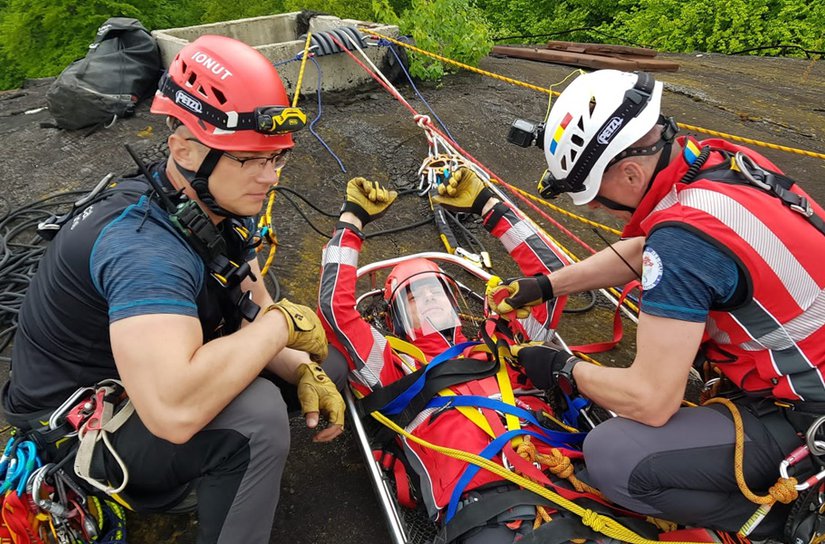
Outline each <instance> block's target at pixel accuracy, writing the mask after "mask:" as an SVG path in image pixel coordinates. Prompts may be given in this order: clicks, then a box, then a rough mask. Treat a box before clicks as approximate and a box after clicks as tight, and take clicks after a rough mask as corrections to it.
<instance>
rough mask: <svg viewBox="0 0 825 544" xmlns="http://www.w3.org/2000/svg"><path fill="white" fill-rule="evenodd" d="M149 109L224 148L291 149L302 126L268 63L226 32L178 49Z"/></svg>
mask: <svg viewBox="0 0 825 544" xmlns="http://www.w3.org/2000/svg"><path fill="white" fill-rule="evenodd" d="M151 111H152V113H159V114H165V115H168V116H171V117H174V118H176V119H178V120H179V121H181V122H182V123H183V124H184V125H186V128H188V129H189V130H190V131H191V132H192V134H193V135H194V136H195V138H197V139H198V140H199V141H201V142H202V143H204V144H205V145H207V146H209V147H212V148H214V149H220V150H224V151H274V150H278V149H285V148H290V147H292V146H293V145H294V144H293V141H292V135H291V134H290V132H293V131H294V130H298V129H300V128H302V127H303V123H301V122H299V121H300V120H296V119H295V117H294V116H295V114H296V111H297V112H298V113H300V110H296V109H293V108H290V107H289V98H288V97H287V94H286V90H285V89H284V84H283V83H282V82H281V78H280V76H279V75H278V71H277V70H276V69H275V67H274V66H273V65H272V63H271V62H270V61H269V60H268V59H267V58H266V57H264V56H263V55H262V54H261V53H259V52H258V51H256V50H255V49H253V48H252V47H250V46H249V45H247V44H245V43H243V42H240V41H238V40H235V39H232V38H228V37H225V36H201V37H200V38H198V39H197V40H195V41H193V42H192V43H190V44H187V45H186V46H184V48H183V49H181V50H180V52H179V53H178V54H177V56H175V59H174V60H173V61H172V64H171V65H170V66H169V70H168V71H167V72H166V73H165V74H164V75H163V77H162V78H161V80H160V82H159V84H158V91H157V92H156V93H155V99H154V101H153V102H152V108H151ZM300 115H303V114H302V113H300ZM305 120H306V118H305V117H304V122H305ZM298 125H300V126H298Z"/></svg>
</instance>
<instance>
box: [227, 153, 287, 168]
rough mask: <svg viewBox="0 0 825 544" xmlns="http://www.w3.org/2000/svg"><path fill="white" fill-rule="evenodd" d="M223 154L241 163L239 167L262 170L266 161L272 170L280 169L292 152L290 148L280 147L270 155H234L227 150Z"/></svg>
mask: <svg viewBox="0 0 825 544" xmlns="http://www.w3.org/2000/svg"><path fill="white" fill-rule="evenodd" d="M223 154H224V156H226V157H227V158H229V159H232V160H233V161H235V162H237V163H238V164H240V165H241V168H251V169H255V170H263V169H264V168H266V163H268V162H271V163H272V169H273V170H280V169H281V168H283V167H284V166H286V163H287V161H288V160H289V156H290V155H291V154H292V150H291V149H282V150H281V151H279V152H278V153H276V154H275V155H273V156H271V157H244V158H241V157H236V156H235V155H233V154H232V153H229V152H228V151H224V152H223Z"/></svg>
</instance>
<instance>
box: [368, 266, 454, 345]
mask: <svg viewBox="0 0 825 544" xmlns="http://www.w3.org/2000/svg"><path fill="white" fill-rule="evenodd" d="M384 300H385V301H386V302H387V306H388V316H387V321H388V325H389V327H390V329H391V330H392V332H393V334H395V335H397V336H398V337H400V338H407V339H409V340H410V341H414V340H415V339H416V338H418V337H420V336H425V335H429V334H433V333H436V332H440V333H445V332H446V331H450V330H453V329H456V328H457V327H460V326H461V320H460V319H459V313H458V303H457V300H456V295H455V283H454V282H453V280H452V278H450V277H449V276H448V275H447V274H446V273H445V272H444V271H443V270H441V268H439V266H438V265H437V264H435V263H434V262H432V261H429V260H427V259H424V258H419V259H412V260H410V261H406V262H403V263H401V264H399V265H397V266H396V267H395V268H393V269H392V271H391V272H390V274H389V276H387V282H386V283H385V285H384Z"/></svg>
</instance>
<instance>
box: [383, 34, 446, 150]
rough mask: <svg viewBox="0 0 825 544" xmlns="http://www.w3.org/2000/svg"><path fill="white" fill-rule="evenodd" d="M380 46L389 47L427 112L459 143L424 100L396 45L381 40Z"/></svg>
mask: <svg viewBox="0 0 825 544" xmlns="http://www.w3.org/2000/svg"><path fill="white" fill-rule="evenodd" d="M382 41H383V42H386V43H381V42H382ZM378 44H379V45H386V46H387V47H389V48H390V51H392V54H393V55H395V60H396V62H398V66H400V67H401V70H402V71H403V72H404V75H405V76H407V81H409V82H410V86H411V87H412V88H413V91H415V95H416V96H417V97H418V99H419V100H421V102H423V103H424V106H425V107H426V108H427V110H428V111H429V112H430V113H431V114H433V117H435V120H436V121H438V124H439V125H441V128H443V129H444V132H445V133H446V134H447V136H449V137H450V139H451V140H452V141H454V142H456V143H458V140H456V139H455V138H453V135H452V134H450V129H448V128H447V125H445V124H444V121H442V120H441V118H440V117H439V116H438V114H437V113H435V111H433V109H432V108H431V107H430V105H429V104H428V103H427V101H426V100H425V99H424V96H423V95H422V94H421V93H420V92H419V91H418V87H416V86H415V83H414V82H413V78H412V76H411V75H410V73H409V72H408V71H407V67H406V66H404V63H403V62H401V57H399V56H398V52H396V50H395V44H393V43H391V42H388V41H386V40H380V41H379V42H378Z"/></svg>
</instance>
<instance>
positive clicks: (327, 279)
mask: <svg viewBox="0 0 825 544" xmlns="http://www.w3.org/2000/svg"><path fill="white" fill-rule="evenodd" d="M451 180H452V181H453V182H454V183H461V187H462V188H461V191H460V193H459V194H450V195H447V194H445V195H444V196H442V197H436V198H438V199H439V201H440V203H441V204H442V205H444V206H445V207H446V208H448V209H451V210H456V211H463V212H468V213H475V214H478V215H480V216H482V217H483V219H484V227H485V228H486V229H487V230H488V231H490V232H491V233H492V234H493V235H494V236H496V237H497V238H499V239H500V240H501V242H502V244H503V245H504V247H505V248H506V249H507V251H508V252H509V253H510V255H511V256H512V257H513V259H514V260H515V261H516V263H518V265H519V267H520V268H521V271H522V272H523V273H524V274H528V275H533V274H544V273H547V272H549V271H550V270H556V269H559V268H561V267H562V266H564V265H565V264H566V263H567V262H568V261H567V258H566V257H565V256H564V255H563V254H561V253H560V252H557V251H556V250H555V249H554V247H553V246H552V244H550V243H549V242H548V241H547V240H546V239H545V238H544V237H543V235H542V234H540V233H539V232H538V231H537V230H536V229H535V227H534V226H533V225H532V224H531V223H530V222H529V221H528V220H526V219H525V218H524V217H523V216H521V215H520V214H519V213H518V212H517V211H516V210H515V209H514V208H512V207H511V206H509V205H508V204H505V203H503V202H500V201H499V199H498V198H495V197H494V196H493V194H492V192H491V191H490V190H489V189H487V188H486V187H485V186H484V184H483V182H482V181H481V180H480V179H479V178H478V177H477V176H476V175H475V174H474V173H473V172H472V171H470V170H469V169H467V168H462V169H459V170H458V171H457V172H455V173H453V175H452V177H451ZM453 193H455V191H453ZM395 197H396V193H395V192H393V191H388V190H387V189H385V188H382V187H380V186H379V185H378V184H376V183H374V182H371V181H368V180H365V179H363V178H355V179H353V180H350V182H349V184H348V185H347V197H346V202H345V203H344V206H343V208H342V213H341V216H340V220H339V223H338V225H337V227H336V229H335V232H334V233H333V235H332V239H331V240H330V241H329V243H328V244H327V245H326V247H325V249H324V254H323V259H322V270H321V283H320V289H319V300H318V312H319V314H320V316H321V319H322V322H323V323H324V327H325V328H326V329H327V334H328V337H329V340H330V344H331V345H333V346H335V347H336V348H338V349H339V350H340V351H341V352H342V353H344V354H345V357H346V359H347V362H348V363H349V367H350V376H349V378H350V385H351V387H352V388H353V389H354V390H355V391H357V392H358V393H359V394H361V395H363V396H366V397H367V398H369V395H371V394H373V393H376V392H378V394H379V395H381V394H382V393H381V392H382V390H386V388H387V387H388V386H390V385H391V384H393V383H395V382H397V381H398V380H401V379H403V378H404V377H406V376H408V375H410V374H411V373H412V372H414V371H415V370H417V369H420V368H422V363H423V361H422V360H420V359H426V361H433V359H434V358H436V357H438V356H443V354H445V353H452V351H454V349H455V346H456V345H459V344H461V343H463V342H465V341H466V340H467V339H466V337H465V336H464V333H463V331H462V329H461V321H460V320H459V311H458V310H459V308H458V306H457V299H458V298H459V297H458V296H457V292H458V290H457V288H456V284H455V282H454V281H453V280H452V279H451V278H450V276H449V275H448V274H446V273H445V272H444V271H443V270H441V268H439V266H438V265H437V264H435V263H434V262H432V261H429V260H426V259H413V260H409V261H404V262H402V263H401V264H398V265H397V266H396V267H394V268H393V269H392V270H391V272H390V273H389V275H388V276H387V280H386V283H385V285H384V289H383V298H384V300H385V301H386V304H387V318H386V319H387V325H388V328H389V330H390V331H392V336H393V337H396V338H397V339H400V340H403V341H404V342H407V343H409V344H412V345H413V346H414V348H415V350H413V351H416V350H417V352H418V354H419V356H418V358H416V357H414V356H411V355H410V354H409V353H403V352H400V351H396V350H395V349H394V347H393V346H394V345H395V346H397V345H398V344H393V343H391V342H394V341H393V340H388V338H385V337H384V335H383V334H382V333H381V332H380V331H379V330H378V329H377V328H375V327H373V326H372V325H371V324H370V323H369V322H367V321H366V320H365V319H364V318H362V316H361V315H360V314H359V313H358V311H357V310H356V296H355V288H356V279H357V278H356V272H357V267H358V257H359V254H360V251H361V247H362V245H363V241H364V235H363V233H362V232H361V229H362V227H363V226H364V225H365V224H367V223H369V222H370V221H373V220H375V219H376V218H378V217H380V216H381V215H383V213H384V212H385V211H386V210H387V208H388V207H389V206H390V204H391V203H392V202H393V200H394V199H395ZM563 304H564V299H561V300H553V301H550V302H548V303H547V304H543V305H539V306H536V307H534V308H532V310H531V311H530V312H527V315H526V316H525V317H524V318H523V319H521V320H520V322H521V324H522V325H523V327H524V329H525V330H526V331H527V334H528V335H529V337H530V338H531V339H532V340H535V341H546V340H551V339H552V338H553V335H554V328H555V325H556V323H557V321H558V319H559V317H560V315H561V310H562V307H563ZM465 347H466V346H465ZM465 347H461V346H459V348H460V349H458V353H463V355H464V358H463V359H459V361H467V362H470V363H473V364H470V365H467V366H468V367H469V368H473V369H474V370H475V369H476V367H477V368H478V369H481V368H486V367H487V366H488V362H489V361H490V360H491V359H490V358H489V356H488V355H487V354H486V353H479V352H473V351H472V349H471V348H467V349H464V348H465ZM542 349H543V348H542V347H540V346H537V347H529V348H524V350H526V351H522V352H520V353H526V352H532V350H542ZM456 356H457V354H455V355H454V357H456ZM520 357H521V355H520ZM475 363H478V364H477V365H476V364H475ZM505 366H507V365H505ZM427 368H431V367H430V366H428V367H427ZM507 374H508V378H506V380H509V381H510V382H512V384H513V387H514V388H516V392H515V394H516V398H517V399H518V401H517V402H519V403H520V404H519V405H520V406H526V405H529V406H531V408H534V409H537V410H539V411H540V410H541V409H542V407H543V409H544V410H549V408H547V405H546V404H544V402H543V401H542V400H541V399H538V398H536V397H534V396H532V395H530V394H529V393H528V392H529V391H530V390H535V387H534V386H533V384H530V383H527V382H524V381H523V376H522V375H520V374H518V373H517V372H515V371H513V370H512V369H510V368H509V367H508V368H507ZM463 379H464V380H466V381H464V382H462V383H458V384H454V385H451V386H450V389H452V391H454V392H455V393H456V394H459V395H481V396H485V397H495V396H496V395H499V396H500V395H501V394H502V393H501V387H504V386H503V385H501V383H500V382H498V381H497V378H496V377H495V376H493V375H491V374H490V373H487V374H486V375H479V376H478V377H465V378H463ZM499 398H500V397H499ZM522 403H523V404H522ZM434 410H435V409H433V408H425V409H424V410H422V411H421V412H420V413H417V412H416V413H414V412H415V411H414V410H413V411H412V412H411V413H410V414H409V416H410V417H411V418H413V419H412V420H411V421H410V422H409V423H408V424H405V425H407V429H408V430H409V431H410V432H412V433H413V434H415V435H416V436H419V437H422V438H424V439H426V440H428V441H431V442H433V443H436V444H439V445H443V446H447V447H453V448H456V449H459V450H462V451H470V452H479V451H481V450H482V449H484V448H485V447H486V446H488V445H489V444H490V441H491V437H490V436H489V435H488V434H487V433H486V432H485V431H484V430H482V428H480V427H479V426H477V425H476V423H473V422H472V421H470V419H467V418H466V417H465V415H463V414H462V413H460V412H459V411H458V410H438V411H437V412H434ZM405 412H406V410H405ZM480 413H484V414H485V417H489V425H490V426H491V427H490V428H491V432H494V433H495V434H496V436H498V435H500V434H503V433H504V432H506V429H505V428H504V427H503V424H502V422H501V420H500V418H499V415H498V414H496V413H495V412H494V411H492V410H489V411H488V410H480ZM398 444H399V445H400V447H401V450H400V451H399V452H398V454H399V455H400V456H401V457H402V458H403V459H404V466H406V467H407V470H403V469H400V468H399V467H401V466H402V462H401V460H397V462H396V463H395V466H396V470H395V474H396V484H397V487H398V490H399V500H400V501H402V504H404V505H405V506H410V505H411V504H410V502H409V496H406V495H405V494H406V493H408V491H409V489H408V486H407V485H406V483H405V482H404V480H402V479H400V475H399V474H400V473H405V474H409V478H410V483H411V489H414V491H415V493H414V494H415V495H417V496H418V497H419V500H420V501H421V502H423V504H424V506H425V507H426V509H427V512H428V514H429V515H430V517H431V518H432V519H433V520H436V519H437V520H439V521H441V522H443V521H444V519H445V510H446V509H447V507H448V503H449V502H450V499H451V496H452V494H453V493H454V491H455V489H456V488H457V483H458V482H459V480H460V476H461V474H462V471H463V470H464V468H465V467H466V466H467V465H466V463H463V462H461V461H456V460H454V459H452V458H450V457H447V456H444V455H441V454H439V453H436V452H433V451H432V450H429V449H427V448H425V447H422V446H420V445H418V444H416V443H414V442H413V441H411V440H407V439H400V440H399V442H398ZM507 447H509V446H507ZM514 457H518V456H517V455H516V454H515V453H511V454H509V455H507V458H508V459H511V458H514ZM519 460H520V458H519ZM399 471H400V472H399ZM503 484H506V482H504V481H503V480H501V479H500V478H499V477H498V476H495V475H494V474H492V473H488V472H485V471H482V472H480V473H479V474H478V475H477V476H476V477H475V478H474V479H473V480H472V482H471V483H470V484H469V485H468V486H467V487H466V488H465V492H463V493H461V495H460V497H461V504H463V505H464V506H465V507H467V505H469V504H472V503H476V502H478V500H479V498H484V497H486V496H488V493H491V494H492V495H498V494H499V493H509V492H511V491H514V489H513V488H514V486H508V485H503ZM508 497H509V495H508ZM500 498H502V499H504V498H505V497H503V496H502V497H500ZM481 502H484V501H481ZM485 504H490V503H485ZM506 510H507V512H505V513H504V514H501V515H498V514H500V512H498V513H496V514H491V516H490V517H486V514H478V515H481V517H483V519H481V518H479V519H477V520H475V521H474V522H473V523H469V526H464V525H463V524H461V523H459V524H457V525H456V524H454V525H450V524H449V523H448V524H446V527H447V529H446V530H447V531H451V530H453V529H452V528H457V527H459V526H461V527H463V529H461V530H460V532H458V533H456V534H451V535H450V537H449V539H448V540H449V541H451V542H453V541H455V542H462V543H471V542H472V543H474V544H483V543H496V544H504V543H512V542H513V539H514V538H515V537H516V536H517V535H518V534H524V533H526V532H528V531H529V530H530V529H529V528H530V527H531V526H532V523H529V522H528V523H522V521H524V520H526V519H529V520H531V521H532V519H533V518H534V516H535V513H536V510H535V506H534V503H530V502H529V501H528V504H527V505H526V506H525V505H521V506H518V507H516V506H513V507H512V508H507V509H506ZM463 511H464V512H465V514H466V513H469V512H473V511H474V508H472V507H467V510H463ZM476 512H477V510H476ZM473 515H475V514H473ZM465 519H466V518H465ZM475 522H477V523H478V524H477V525H475V524H474V523H475ZM507 523H509V524H510V526H509V527H508V526H507V525H506V524H507ZM455 530H458V529H455Z"/></svg>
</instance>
